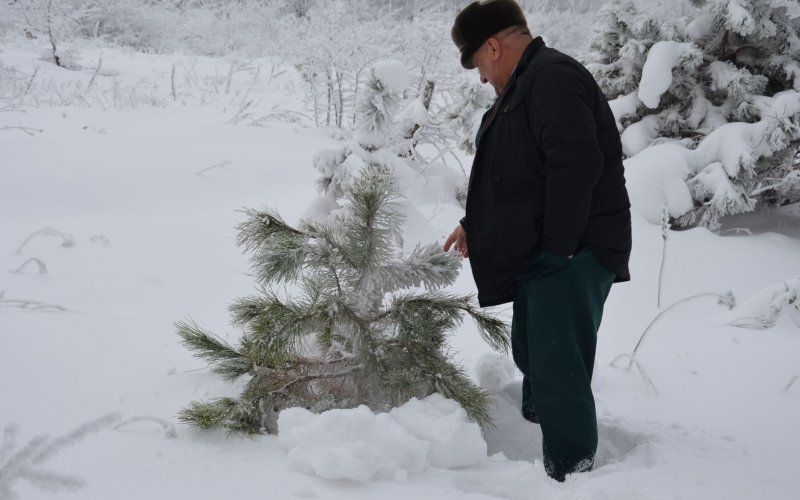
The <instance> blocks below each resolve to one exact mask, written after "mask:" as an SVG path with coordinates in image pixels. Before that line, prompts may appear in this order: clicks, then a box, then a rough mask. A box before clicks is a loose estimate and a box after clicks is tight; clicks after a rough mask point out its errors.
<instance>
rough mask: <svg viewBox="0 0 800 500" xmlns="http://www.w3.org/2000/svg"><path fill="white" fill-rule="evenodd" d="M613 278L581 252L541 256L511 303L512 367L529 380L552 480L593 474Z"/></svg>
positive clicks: (591, 258)
mask: <svg viewBox="0 0 800 500" xmlns="http://www.w3.org/2000/svg"><path fill="white" fill-rule="evenodd" d="M613 281H614V275H613V273H611V272H610V271H608V270H607V269H605V268H604V267H603V266H601V265H600V264H599V263H598V262H597V261H596V260H595V259H594V257H593V256H592V255H591V252H589V251H584V252H582V253H580V254H578V255H576V256H575V257H574V258H573V259H570V260H567V259H563V258H561V257H558V256H554V255H549V254H543V255H542V256H540V257H539V259H538V260H537V265H536V268H535V269H534V271H533V273H531V274H530V275H529V276H527V277H526V279H525V280H524V281H523V282H522V283H521V285H520V288H519V291H518V294H517V299H516V300H515V302H514V320H513V324H512V346H513V354H514V361H515V362H516V363H517V366H519V367H520V369H521V371H522V372H523V374H524V375H527V377H526V378H529V379H530V383H531V390H532V395H533V401H534V402H535V407H536V411H537V413H538V416H539V419H540V422H541V426H542V437H543V445H544V450H543V451H544V463H545V469H546V470H547V473H548V474H549V475H550V476H551V477H553V478H555V479H557V480H559V481H562V480H563V479H564V476H565V475H566V474H568V473H570V472H577V471H581V470H588V469H590V468H591V466H592V464H593V461H594V454H595V451H596V449H597V418H596V415H595V406H594V397H593V396H592V389H591V379H592V370H593V367H594V356H595V348H596V342H597V329H598V328H599V326H600V320H601V318H602V314H603V304H604V303H605V299H606V297H607V296H608V292H609V290H610V288H611V284H612V282H613Z"/></svg>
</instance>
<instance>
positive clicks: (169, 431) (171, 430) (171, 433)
mask: <svg viewBox="0 0 800 500" xmlns="http://www.w3.org/2000/svg"><path fill="white" fill-rule="evenodd" d="M138 422H153V423H156V424H158V425H159V426H161V427H162V428H163V429H164V436H165V437H167V438H169V439H175V438H176V437H178V433H177V431H176V430H175V426H174V425H173V424H171V423H169V422H167V421H166V420H164V419H162V418H158V417H148V416H141V417H133V418H129V419H128V420H125V421H124V422H120V423H118V424H117V425H115V426H114V430H116V431H118V430H120V429H122V428H124V427H128V426H130V425H131V424H135V423H138Z"/></svg>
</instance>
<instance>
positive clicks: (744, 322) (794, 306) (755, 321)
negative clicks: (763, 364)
mask: <svg viewBox="0 0 800 500" xmlns="http://www.w3.org/2000/svg"><path fill="white" fill-rule="evenodd" d="M784 314H785V315H787V316H788V317H789V318H790V319H791V320H792V322H793V323H794V324H795V325H797V327H798V328H800V278H795V279H790V280H786V281H782V282H780V283H775V284H773V285H770V286H768V287H766V288H763V289H761V290H760V291H758V292H757V293H756V294H754V295H753V296H752V297H750V298H749V299H747V300H745V301H744V303H742V304H741V305H740V306H739V307H737V308H736V309H735V310H734V311H733V312H732V313H730V316H731V317H730V319H729V324H730V325H733V326H738V327H740V328H752V329H755V330H765V329H768V328H772V327H774V326H775V325H776V324H777V323H778V320H779V319H780V317H781V316H782V315H784Z"/></svg>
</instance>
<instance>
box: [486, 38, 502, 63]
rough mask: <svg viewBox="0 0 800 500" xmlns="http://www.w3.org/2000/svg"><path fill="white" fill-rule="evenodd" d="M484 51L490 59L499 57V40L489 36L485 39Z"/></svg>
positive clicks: (494, 59) (495, 59) (493, 59)
mask: <svg viewBox="0 0 800 500" xmlns="http://www.w3.org/2000/svg"><path fill="white" fill-rule="evenodd" d="M486 46H487V47H486V51H487V52H488V53H489V57H490V58H491V60H492V61H497V60H498V59H500V41H499V40H498V39H497V38H489V39H488V40H486Z"/></svg>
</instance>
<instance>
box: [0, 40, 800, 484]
mask: <svg viewBox="0 0 800 500" xmlns="http://www.w3.org/2000/svg"><path fill="white" fill-rule="evenodd" d="M43 49H44V47H30V46H16V45H6V46H4V47H2V51H0V62H2V64H3V66H5V68H6V69H9V68H14V71H18V72H22V76H20V74H17V77H16V79H15V81H27V79H28V78H30V76H31V75H33V74H34V71H35V69H36V68H39V70H38V73H37V76H36V78H35V80H34V81H33V86H32V87H31V90H30V92H28V95H27V96H26V97H25V98H24V102H23V103H22V104H19V105H17V104H15V105H13V106H10V107H7V108H5V109H3V108H0V214H2V217H0V294H1V295H0V429H2V432H3V434H2V437H0V498H2V499H3V500H5V499H6V498H21V499H25V500H27V499H39V498H42V499H44V498H80V499H108V498H114V499H128V498H130V499H142V498H152V499H160V498H194V499H217V498H233V497H238V498H272V499H292V498H321V499H340V498H341V499H345V498H346V499H361V498H363V499H373V498H382V499H386V500H389V499H401V498H402V499H406V498H419V499H423V498H424V499H434V498H436V499H495V498H505V499H514V500H517V499H519V500H523V499H524V500H551V499H615V500H623V499H630V500H638V499H659V500H660V499H720V500H722V499H725V500H735V499H742V500H744V499H754V498H765V499H776V500H777V499H787V500H788V499H792V498H797V491H798V490H800V479H798V476H797V472H796V466H797V463H798V462H797V461H798V458H797V456H798V449H800V430H798V417H800V380H798V379H797V377H798V375H800V361H798V360H800V313H798V312H797V310H795V309H793V308H792V307H791V306H788V305H787V306H786V307H785V308H784V310H783V311H780V313H777V312H776V313H775V314H774V316H776V317H777V323H776V324H775V326H774V327H772V328H769V329H763V330H755V329H742V328H736V327H733V326H730V325H728V323H730V322H731V321H734V320H737V319H738V320H742V319H746V318H750V317H752V316H754V315H758V314H762V313H768V312H769V309H768V305H769V304H768V302H769V298H770V297H771V295H770V294H768V295H769V296H767V297H763V294H762V296H756V294H757V293H758V292H759V291H760V290H762V289H764V288H765V287H770V286H774V285H776V284H780V283H781V282H784V281H787V280H791V279H794V278H797V277H798V275H800V259H798V255H800V241H798V240H796V239H792V238H789V237H786V236H782V235H780V234H775V233H765V234H759V235H755V236H746V235H741V236H727V237H719V236H716V235H714V234H712V233H710V232H708V231H707V230H705V229H693V230H689V231H684V232H671V233H670V235H669V240H668V248H667V254H666V263H665V268H664V281H663V302H664V303H663V304H662V308H661V309H659V308H658V307H657V305H656V300H657V292H658V277H659V267H660V264H661V255H662V238H661V228H660V227H658V226H653V225H650V224H648V223H646V222H644V220H643V219H642V218H641V217H640V216H639V215H638V213H635V214H634V252H633V260H632V274H633V281H632V282H630V283H627V284H622V285H618V286H615V287H614V289H613V290H612V293H611V297H610V299H609V301H608V303H607V308H606V314H605V318H604V323H603V326H602V328H601V331H600V340H599V346H598V355H597V368H596V371H595V380H594V388H595V396H596V399H597V406H598V415H599V424H600V448H599V451H598V457H597V466H596V468H595V469H594V470H593V471H592V472H590V473H586V474H580V475H576V476H573V477H569V478H568V479H567V481H566V482H565V483H563V484H558V483H555V482H553V481H551V480H549V479H548V478H547V476H546V474H545V472H544V468H543V466H542V462H541V434H540V432H539V429H538V427H537V426H535V425H533V424H530V423H527V422H526V421H525V420H523V419H522V417H521V415H520V414H519V411H518V407H519V399H520V376H519V374H517V373H514V371H513V365H512V364H511V362H510V359H509V358H502V357H498V356H497V355H494V354H489V351H490V350H489V348H488V347H487V346H486V345H485V344H483V342H482V341H481V340H480V338H479V337H478V335H477V333H476V332H475V330H474V329H473V327H472V325H470V324H465V325H464V326H463V327H462V328H461V329H460V330H459V331H458V333H457V334H456V335H455V336H454V337H453V338H452V339H451V344H452V346H453V348H454V350H455V351H456V352H457V354H458V357H459V359H460V360H461V362H462V363H463V364H464V366H465V367H467V368H468V369H469V370H471V371H472V372H473V373H474V374H475V376H476V378H477V379H478V381H479V382H480V383H481V384H483V385H484V386H485V387H486V388H487V389H489V390H490V391H491V392H492V393H493V394H494V398H495V403H496V404H495V407H494V415H495V416H496V421H495V423H496V427H495V429H493V430H489V431H487V432H486V433H485V434H484V435H483V436H481V435H480V434H479V433H478V432H477V428H476V427H475V426H474V424H470V423H469V422H467V421H466V420H465V418H464V416H463V415H462V414H461V413H460V412H459V410H458V408H454V407H453V406H452V405H450V404H448V402H447V401H442V400H440V399H438V398H437V397H435V396H434V397H432V398H429V399H428V400H425V401H422V402H418V401H417V402H411V403H409V405H407V406H406V407H404V408H402V409H399V410H395V411H394V412H392V413H390V414H388V415H387V414H383V415H374V414H372V413H371V412H369V411H366V410H365V409H363V408H362V409H356V410H350V411H338V412H332V413H329V414H324V415H321V416H312V415H308V414H306V413H304V412H302V411H300V410H297V411H295V410H290V411H287V412H285V413H284V414H283V415H282V416H281V423H282V426H281V428H282V429H284V430H286V432H285V433H284V434H282V435H281V436H280V437H274V436H262V437H258V438H253V439H248V438H239V437H226V436H225V434H224V433H220V432H200V431H197V430H193V429H190V428H187V427H184V426H181V425H177V424H176V418H175V415H176V413H177V412H178V410H179V409H180V408H181V407H183V406H185V405H186V404H187V403H188V402H189V401H191V400H198V399H208V398H213V397H218V396H221V395H223V394H231V395H234V394H236V393H237V392H238V391H237V387H232V386H229V385H227V384H225V383H224V382H221V381H220V380H219V378H218V377H217V376H215V375H214V374H212V373H210V372H209V371H208V370H207V369H206V368H205V367H204V365H203V364H202V362H200V361H198V360H197V359H195V358H193V357H191V355H190V354H189V353H188V352H187V351H186V350H185V349H184V348H182V347H181V346H180V345H179V343H178V338H177V336H176V334H175V332H174V327H173V322H174V321H176V320H180V319H185V318H186V317H191V318H192V319H194V320H196V321H197V322H198V323H199V324H201V325H203V326H204V327H206V328H208V329H210V330H213V331H216V332H220V333H221V332H227V333H228V334H229V338H230V339H235V338H236V335H237V332H236V331H235V330H233V329H232V328H230V327H229V326H228V312H227V309H226V308H227V305H228V304H229V303H230V302H231V301H232V300H233V299H234V298H236V297H239V296H243V295H247V294H249V293H251V291H252V290H253V287H254V280H253V278H252V277H251V276H249V275H248V272H249V269H248V263H247V260H246V257H245V256H243V255H242V254H241V252H240V250H239V249H238V248H237V247H236V246H235V243H234V237H235V231H234V225H235V224H236V223H238V222H240V221H242V220H243V218H244V216H243V214H242V213H241V212H239V211H238V210H239V209H241V208H243V207H259V206H262V205H268V206H270V207H273V208H276V209H278V210H279V211H280V212H281V214H282V215H283V217H284V218H285V219H286V220H287V221H289V222H295V221H297V219H298V218H299V217H301V216H302V215H303V213H304V212H305V210H306V208H307V206H308V204H309V202H310V201H311V200H312V199H313V197H314V196H315V194H316V193H315V190H314V185H313V179H314V178H315V176H316V173H315V172H314V171H313V169H312V166H311V160H312V157H313V155H314V154H315V153H316V152H317V151H318V150H320V149H322V148H326V147H333V146H335V145H336V144H337V140H336V133H335V132H334V131H333V130H327V129H318V128H314V127H313V126H311V125H313V120H311V119H310V118H308V117H307V116H306V115H307V110H306V109H305V108H304V106H303V103H302V89H301V85H300V82H299V80H298V78H297V76H296V75H295V74H294V73H293V71H292V70H291V68H290V67H288V66H285V67H281V66H279V63H278V62H277V61H272V60H268V59H264V60H253V61H248V63H247V64H246V65H244V66H243V69H241V71H237V72H235V73H234V74H233V76H232V77H231V78H230V79H229V78H228V75H229V70H230V68H231V64H232V61H231V60H230V59H208V58H197V57H179V56H174V57H172V56H151V55H141V54H132V53H128V52H125V51H121V50H112V49H102V50H101V49H95V50H92V49H88V48H87V49H84V50H82V51H81V52H80V56H81V60H80V63H81V64H82V65H83V66H85V67H86V68H87V69H84V70H81V71H77V72H73V71H67V70H63V69H59V68H56V67H55V66H53V65H52V64H48V63H45V62H42V61H40V60H38V55H39V53H40V52H41V51H42V50H43ZM101 56H102V59H103V64H102V67H101V68H102V69H101V71H99V72H98V74H97V76H95V77H94V79H93V74H94V73H95V67H96V65H97V61H98V60H99V59H100V57H101ZM259 66H260V67H261V68H262V69H261V71H258V70H257V68H258V67H259ZM173 68H174V76H173ZM24 76H26V77H27V78H24ZM476 77H477V76H476ZM8 81H11V80H5V82H8ZM90 81H91V84H90ZM173 82H175V83H174V84H173ZM3 84H4V85H6V84H8V83H3ZM23 90H24V88H23ZM247 100H253V101H254V104H253V105H252V106H251V107H248V108H247V109H246V112H247V113H250V114H251V116H250V117H248V119H246V120H245V119H240V120H237V119H236V117H237V114H238V116H239V118H241V117H242V115H241V112H242V110H243V104H244V103H246V102H247ZM237 121H238V124H237V123H236V122H237ZM248 123H258V124H259V126H252V125H247V124H248ZM422 210H424V211H425V214H426V215H427V216H428V217H430V221H429V222H430V224H431V225H432V226H433V227H434V228H435V229H436V231H437V232H438V233H439V236H440V238H442V239H443V237H444V236H445V235H446V234H447V233H448V232H449V230H450V229H452V227H453V226H454V225H455V224H456V222H457V219H458V217H459V214H458V211H457V210H456V209H454V208H453V207H424V208H423V209H422ZM795 220H797V219H795ZM43 229H45V230H44V231H41V230H43ZM30 259H36V260H30ZM45 267H46V270H45ZM455 288H456V290H457V291H458V292H467V293H468V292H472V291H474V290H473V283H472V279H471V276H470V273H469V269H468V263H465V266H464V269H463V272H462V275H461V277H460V278H459V280H458V281H457V283H456V287H455ZM778 290H779V291H780V286H779V287H778ZM727 291H732V292H733V293H734V295H735V296H736V298H737V299H738V301H739V302H740V303H742V302H746V300H747V299H748V298H750V297H754V296H755V298H754V300H753V301H750V302H749V303H745V304H744V305H743V306H741V307H739V308H737V309H734V310H733V311H727V310H726V309H725V308H723V307H720V306H719V305H717V303H716V299H715V298H710V297H705V298H698V299H696V300H693V301H690V302H687V303H685V304H681V305H678V306H676V307H675V309H673V310H671V311H670V312H667V313H666V314H665V315H664V316H663V317H662V319H661V320H659V321H658V322H657V323H655V324H654V325H653V328H652V329H651V330H650V332H649V333H648V336H647V338H646V340H645V341H644V342H643V343H642V346H641V348H640V350H639V352H638V354H637V357H636V359H637V360H638V363H639V367H640V369H637V368H636V367H633V368H631V369H628V368H627V366H628V362H627V360H626V359H621V360H617V362H616V363H614V364H613V365H612V362H613V361H614V360H615V359H616V358H617V357H618V356H619V355H620V354H630V353H631V352H632V350H633V347H634V346H635V345H636V343H637V341H638V340H639V338H640V336H641V335H642V333H643V332H644V330H645V328H646V327H647V326H648V324H649V323H650V322H651V321H652V320H653V318H655V317H656V316H657V315H658V314H659V313H660V312H661V311H662V310H663V309H664V308H665V307H666V306H669V305H670V304H672V303H675V302H677V301H679V300H682V299H684V298H686V297H689V296H692V295H695V294H699V293H704V292H715V293H720V294H722V293H725V292H727ZM795 304H797V302H795ZM500 312H501V314H503V315H504V316H505V317H507V318H508V319H510V308H509V307H508V306H502V307H500ZM751 322H752V321H751ZM76 430H77V431H78V432H77V433H73V431H76ZM42 435H46V436H48V437H49V440H45V438H42V437H40V436H42ZM54 474H55V475H54Z"/></svg>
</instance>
